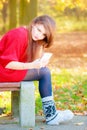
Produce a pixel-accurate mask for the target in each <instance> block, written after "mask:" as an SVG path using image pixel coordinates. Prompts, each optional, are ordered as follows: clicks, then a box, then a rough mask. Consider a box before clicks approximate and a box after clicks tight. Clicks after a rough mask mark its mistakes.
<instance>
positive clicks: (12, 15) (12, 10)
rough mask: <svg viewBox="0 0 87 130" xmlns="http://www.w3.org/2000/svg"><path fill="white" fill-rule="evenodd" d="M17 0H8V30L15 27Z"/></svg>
mask: <svg viewBox="0 0 87 130" xmlns="http://www.w3.org/2000/svg"><path fill="white" fill-rule="evenodd" d="M16 7H17V0H9V29H12V28H14V27H16V25H17V12H16Z"/></svg>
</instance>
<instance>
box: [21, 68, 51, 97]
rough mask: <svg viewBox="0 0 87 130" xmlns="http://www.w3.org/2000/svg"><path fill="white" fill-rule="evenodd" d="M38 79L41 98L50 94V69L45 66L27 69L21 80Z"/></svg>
mask: <svg viewBox="0 0 87 130" xmlns="http://www.w3.org/2000/svg"><path fill="white" fill-rule="evenodd" d="M35 80H36V81H39V92H40V96H41V97H42V98H44V97H47V96H52V83H51V74H50V70H49V69H48V68H47V67H43V68H41V69H30V70H28V72H27V74H26V76H25V78H24V80H23V81H35Z"/></svg>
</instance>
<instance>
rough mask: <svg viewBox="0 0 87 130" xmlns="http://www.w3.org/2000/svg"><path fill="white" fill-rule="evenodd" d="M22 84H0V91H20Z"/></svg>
mask: <svg viewBox="0 0 87 130" xmlns="http://www.w3.org/2000/svg"><path fill="white" fill-rule="evenodd" d="M20 84H21V82H3V83H2V82H0V91H14V90H15V91H18V90H19V89H20Z"/></svg>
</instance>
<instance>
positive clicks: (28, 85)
mask: <svg viewBox="0 0 87 130" xmlns="http://www.w3.org/2000/svg"><path fill="white" fill-rule="evenodd" d="M34 89H35V87H34V84H33V82H32V81H27V82H25V81H23V82H3V83H2V82H0V91H11V112H12V115H13V116H14V117H16V116H18V115H19V123H20V125H21V126H22V127H32V126H35V97H34V95H35V94H34Z"/></svg>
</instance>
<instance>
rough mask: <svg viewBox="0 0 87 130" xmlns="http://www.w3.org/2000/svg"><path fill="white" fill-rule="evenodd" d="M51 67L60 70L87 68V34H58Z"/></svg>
mask: <svg viewBox="0 0 87 130" xmlns="http://www.w3.org/2000/svg"><path fill="white" fill-rule="evenodd" d="M48 51H51V52H52V53H53V56H52V58H51V61H50V64H49V65H50V66H52V67H59V68H76V67H87V32H73V33H65V34H58V35H57V38H56V40H55V42H54V45H53V46H52V47H51V48H49V50H48Z"/></svg>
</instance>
